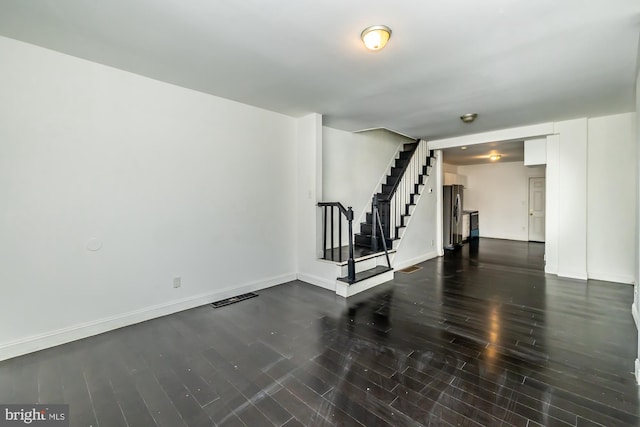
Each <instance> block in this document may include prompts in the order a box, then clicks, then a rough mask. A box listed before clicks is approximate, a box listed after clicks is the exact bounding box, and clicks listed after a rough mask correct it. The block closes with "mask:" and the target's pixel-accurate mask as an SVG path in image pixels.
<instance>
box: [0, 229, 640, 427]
mask: <svg viewBox="0 0 640 427" xmlns="http://www.w3.org/2000/svg"><path fill="white" fill-rule="evenodd" d="M542 255H543V245H542V244H536V243H531V244H530V243H524V242H510V241H501V240H490V239H481V240H480V242H479V243H478V244H466V245H465V246H464V248H463V249H462V250H459V251H456V252H448V253H447V254H446V256H445V257H443V258H440V259H435V260H431V261H427V262H425V263H422V264H420V266H421V267H422V268H421V269H419V270H417V271H415V272H413V273H410V274H407V273H399V272H398V273H396V275H395V280H394V281H393V282H390V283H388V284H385V285H382V286H380V287H378V288H376V289H374V290H371V291H369V292H366V293H363V294H360V295H357V296H355V297H353V298H352V299H349V300H348V301H345V300H343V299H341V298H338V297H336V296H335V295H334V294H333V293H331V292H329V291H324V290H322V289H319V288H315V287H313V286H311V285H307V284H305V283H302V282H292V283H288V284H285V285H281V286H277V287H274V288H271V289H266V290H263V291H260V292H258V294H259V297H257V298H253V299H249V300H246V301H243V302H240V303H237V304H233V305H229V306H227V307H223V308H220V309H213V308H212V307H211V306H204V307H199V308H195V309H192V310H188V311H185V312H181V313H178V314H175V315H171V316H167V317H163V318H160V319H156V320H152V321H149V322H145V323H141V324H138V325H134V326H130V327H127V328H123V329H120V330H117V331H113V332H109V333H106V334H102V335H99V336H96V337H92V338H88V339H84V340H81V341H77V342H74V343H70V344H67V345H64V346H59V347H56V348H52V349H49V350H45V351H41V352H38V353H34V354H31V355H27V356H22V357H19V358H15V359H12V360H8V361H4V362H0V403H35V402H41V403H69V404H70V410H71V425H72V426H83V427H86V426H100V427H116V426H156V425H157V426H167V427H178V426H183V427H184V426H210V425H218V426H250V427H254V426H259V427H262V426H287V427H293V426H333V425H340V426H394V427H395V426H421V425H422V426H480V425H483V426H508V425H515V426H529V427H533V426H577V427H587V426H606V427H615V426H635V425H638V424H639V405H638V386H637V385H636V383H635V379H634V376H633V370H634V360H635V358H636V350H637V333H636V330H635V326H634V324H633V319H632V317H631V312H630V311H631V302H632V298H633V288H632V287H631V286H630V285H623V284H616V283H607V282H598V281H589V282H582V281H575V280H563V279H559V278H557V277H555V276H545V274H544V273H543V271H542V268H543V267H542V266H543V261H542ZM5 327H8V326H7V325H5Z"/></svg>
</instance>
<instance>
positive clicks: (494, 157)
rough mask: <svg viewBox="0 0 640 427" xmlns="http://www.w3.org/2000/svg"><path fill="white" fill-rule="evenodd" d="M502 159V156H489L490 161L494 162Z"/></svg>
mask: <svg viewBox="0 0 640 427" xmlns="http://www.w3.org/2000/svg"><path fill="white" fill-rule="evenodd" d="M501 158H502V156H501V155H500V154H492V155H490V156H489V160H491V161H492V162H495V161H496V160H500V159H501Z"/></svg>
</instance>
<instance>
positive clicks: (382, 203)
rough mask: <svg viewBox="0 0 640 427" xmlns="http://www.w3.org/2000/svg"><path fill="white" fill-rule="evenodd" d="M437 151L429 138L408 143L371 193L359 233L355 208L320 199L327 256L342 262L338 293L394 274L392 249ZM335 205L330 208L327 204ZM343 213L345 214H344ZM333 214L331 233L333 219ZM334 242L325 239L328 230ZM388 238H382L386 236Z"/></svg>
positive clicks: (344, 293) (357, 289)
mask: <svg viewBox="0 0 640 427" xmlns="http://www.w3.org/2000/svg"><path fill="white" fill-rule="evenodd" d="M432 159H433V152H432V151H429V150H428V149H427V143H426V141H420V140H418V141H416V142H414V143H410V144H404V146H403V147H402V151H400V152H399V153H398V155H397V158H396V159H395V162H394V164H393V166H392V167H391V170H390V171H389V174H388V175H387V176H386V179H385V181H384V182H383V183H382V188H381V191H380V192H379V193H376V194H375V195H374V196H373V200H372V203H371V209H370V211H369V212H367V213H366V215H365V222H362V223H360V232H359V233H357V234H356V235H355V236H353V237H351V236H352V233H351V230H352V224H351V222H352V220H353V210H351V208H350V207H349V208H348V209H345V208H344V207H343V206H342V205H341V204H340V203H337V202H333V203H319V204H318V206H320V207H323V209H324V211H323V218H324V224H323V227H324V228H323V229H324V241H323V247H324V248H327V249H325V251H324V256H323V260H326V261H331V262H334V263H336V264H337V266H338V267H339V277H338V279H337V280H336V293H338V295H341V296H345V297H348V296H351V295H353V294H355V293H357V292H360V291H363V290H365V289H369V288H371V287H373V286H376V285H378V284H380V283H383V282H386V281H389V280H392V279H393V268H392V267H391V261H390V258H389V255H390V254H393V253H394V252H395V250H396V248H397V246H398V244H399V241H400V239H401V237H402V235H403V234H404V231H405V230H406V227H407V225H408V223H409V220H410V218H411V214H412V213H413V210H414V209H415V206H416V204H417V201H418V198H419V196H420V194H421V192H422V190H423V188H424V185H425V184H426V181H427V177H428V176H429V171H430V169H431V165H432ZM334 207H336V208H338V209H337V211H338V221H337V222H338V225H337V226H336V227H337V231H338V233H337V236H338V237H337V239H336V240H338V246H337V247H336V246H335V242H334V235H335V231H336V230H335V229H334V224H335V215H334ZM329 208H330V209H331V210H330V211H329V210H328V209H329ZM343 216H344V218H343ZM345 218H346V219H347V220H348V223H349V224H348V225H349V233H348V236H349V237H348V238H347V239H346V240H347V242H348V246H344V247H343V246H342V234H343V233H342V220H343V219H345ZM329 219H330V225H331V228H330V234H329V228H328V227H329V223H328V221H329ZM328 234H329V235H330V236H331V241H330V242H328V241H327V235H328ZM383 239H384V240H383Z"/></svg>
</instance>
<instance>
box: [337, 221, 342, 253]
mask: <svg viewBox="0 0 640 427" xmlns="http://www.w3.org/2000/svg"><path fill="white" fill-rule="evenodd" d="M338 216H339V217H340V219H339V220H338V248H339V249H338V261H340V262H342V214H341V213H340V211H339V210H338Z"/></svg>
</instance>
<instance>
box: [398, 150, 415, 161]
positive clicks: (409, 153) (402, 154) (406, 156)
mask: <svg viewBox="0 0 640 427" xmlns="http://www.w3.org/2000/svg"><path fill="white" fill-rule="evenodd" d="M412 155H413V150H410V151H401V152H400V157H399V158H398V159H396V163H397V160H405V159H407V160H408V159H410V158H411V156H412Z"/></svg>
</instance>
